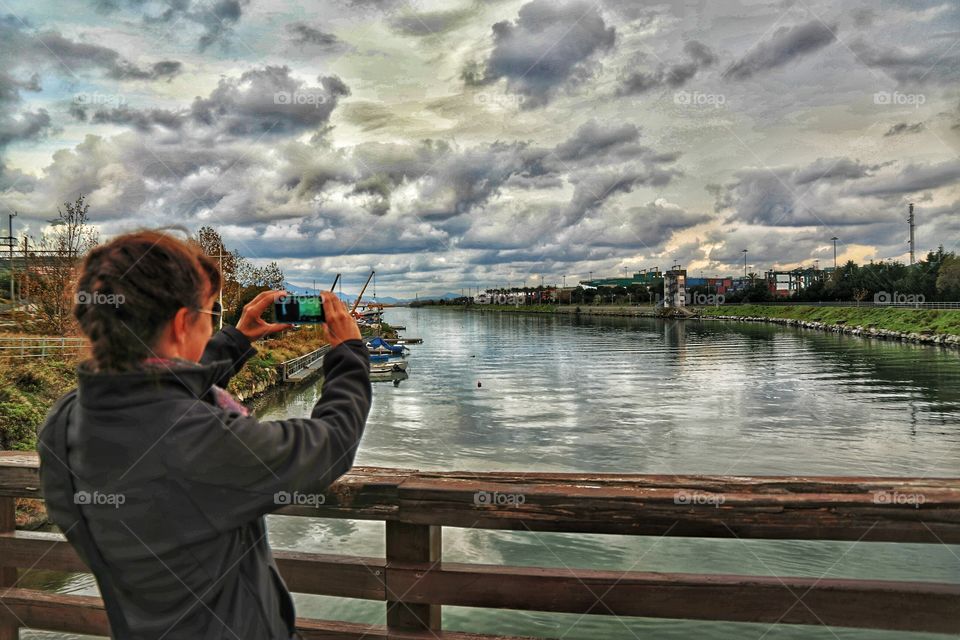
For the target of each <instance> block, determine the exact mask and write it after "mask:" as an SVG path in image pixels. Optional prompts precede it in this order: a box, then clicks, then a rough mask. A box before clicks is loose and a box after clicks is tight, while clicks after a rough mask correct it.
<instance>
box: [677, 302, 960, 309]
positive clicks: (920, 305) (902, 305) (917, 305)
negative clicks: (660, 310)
mask: <svg viewBox="0 0 960 640" xmlns="http://www.w3.org/2000/svg"><path fill="white" fill-rule="evenodd" d="M736 305H761V306H763V305H786V306H798V307H853V308H856V307H877V308H881V309H884V308H887V307H891V308H894V309H960V302H874V301H872V300H870V301H867V300H863V301H861V302H857V301H856V300H854V301H853V302H843V301H827V302H798V301H796V300H770V301H768V302H725V303H724V304H723V305H721V306H736ZM693 306H707V307H710V306H714V305H693Z"/></svg>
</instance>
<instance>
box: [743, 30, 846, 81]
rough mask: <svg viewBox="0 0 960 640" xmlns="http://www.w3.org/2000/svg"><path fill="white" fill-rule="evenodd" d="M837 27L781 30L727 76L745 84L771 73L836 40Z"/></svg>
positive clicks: (749, 53) (749, 52) (750, 52)
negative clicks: (771, 70)
mask: <svg viewBox="0 0 960 640" xmlns="http://www.w3.org/2000/svg"><path fill="white" fill-rule="evenodd" d="M835 31H836V28H835V27H829V26H827V25H825V24H823V23H822V22H821V21H820V20H811V21H810V22H807V23H806V24H800V25H796V26H794V27H780V28H779V29H777V30H776V31H775V32H774V34H773V35H772V36H770V38H768V39H767V40H764V41H763V42H760V43H759V44H757V45H756V46H755V47H753V48H752V49H750V50H749V51H748V52H747V53H746V54H745V55H744V56H743V57H742V58H740V59H739V60H738V61H736V62H734V63H733V64H732V65H730V66H729V67H728V68H727V70H726V71H724V75H725V76H727V77H729V78H734V79H737V80H743V79H745V78H749V77H750V76H753V75H755V74H757V73H760V72H762V71H766V70H768V69H775V68H777V67H782V66H783V65H785V64H787V63H788V62H790V61H792V60H795V59H797V58H801V57H803V56H805V55H808V54H810V53H813V52H814V51H817V50H819V49H822V48H823V47H825V46H827V45H828V44H830V43H832V42H833V41H834V40H836V36H835V35H834V33H835Z"/></svg>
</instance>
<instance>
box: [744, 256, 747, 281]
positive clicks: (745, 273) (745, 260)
mask: <svg viewBox="0 0 960 640" xmlns="http://www.w3.org/2000/svg"><path fill="white" fill-rule="evenodd" d="M743 278H744V280H746V278H747V250H746V249H744V250H743Z"/></svg>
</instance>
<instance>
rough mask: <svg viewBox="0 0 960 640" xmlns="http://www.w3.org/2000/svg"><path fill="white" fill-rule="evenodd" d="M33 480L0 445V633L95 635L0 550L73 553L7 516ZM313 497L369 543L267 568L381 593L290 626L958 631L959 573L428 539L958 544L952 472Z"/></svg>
mask: <svg viewBox="0 0 960 640" xmlns="http://www.w3.org/2000/svg"><path fill="white" fill-rule="evenodd" d="M38 487H39V478H38V473H37V459H36V456H35V455H33V454H22V453H0V565H2V567H0V604H2V607H0V640H10V639H12V638H16V634H17V627H18V626H27V627H32V628H38V629H52V630H60V631H66V632H73V633H88V634H100V635H105V634H107V631H108V628H107V621H106V617H105V614H104V611H103V608H102V604H101V602H100V600H99V599H98V598H94V597H87V596H72V595H62V594H56V593H49V592H40V591H35V590H29V589H22V588H19V587H18V586H17V582H16V580H17V568H20V569H45V570H53V571H69V572H78V571H84V570H85V567H84V566H83V564H82V563H81V562H80V560H79V558H78V557H77V555H76V554H75V553H74V551H73V549H72V547H71V546H70V545H69V543H67V542H66V541H65V540H64V539H63V537H62V536H60V535H59V534H53V533H31V532H24V531H15V530H14V527H13V515H14V498H15V497H32V498H42V496H41V495H40V492H39V489H38ZM521 496H522V498H521ZM322 502H323V504H322V506H319V507H313V506H289V507H285V508H283V509H282V510H281V511H280V512H279V513H282V514H285V515H294V516H303V517H322V518H352V519H363V520H383V521H385V522H386V554H385V557H382V558H373V557H358V556H340V555H322V554H314V553H301V552H292V551H283V552H276V554H275V556H276V558H277V562H278V565H279V567H280V570H281V573H282V574H283V576H284V579H285V580H286V581H287V584H288V586H289V587H290V588H291V590H293V591H296V592H302V593H311V594H322V595H332V596H342V597H348V598H362V599H368V600H380V601H384V602H385V603H386V608H387V625H386V626H377V625H366V624H357V623H347V622H334V621H323V620H313V619H300V620H298V626H299V628H300V630H301V633H302V634H303V636H304V637H305V638H308V639H314V638H357V639H359V638H367V639H374V638H438V639H440V640H450V639H458V640H467V639H468V638H470V639H479V638H490V637H491V636H480V635H476V634H470V633H466V632H457V631H442V630H441V619H440V618H441V606H442V605H457V606H467V607H490V608H502V609H515V610H534V611H550V612H568V613H578V614H586V613H590V614H599V615H616V616H643V617H654V618H681V619H696V620H721V621H738V622H761V623H767V624H775V623H780V624H809V625H820V624H823V625H828V626H838V627H861V628H872V629H891V630H902V631H907V630H911V631H927V632H939V633H957V632H960V615H958V614H957V612H958V611H960V584H953V583H934V582H924V581H886V580H851V579H837V578H826V577H824V578H820V579H813V578H797V577H777V576H744V575H717V574H699V573H654V572H649V571H626V572H621V571H598V570H588V569H579V568H576V569H569V568H563V569H557V568H541V567H528V566H500V565H481V564H463V563H451V562H442V559H443V554H442V544H441V531H442V527H444V526H452V527H472V528H482V529H506V530H516V531H531V532H539V531H561V532H579V533H601V534H627V535H639V536H694V537H704V538H738V539H741V538H742V539H747V538H765V539H792V540H846V541H855V542H857V543H860V544H869V543H873V542H903V543H929V544H960V480H957V479H910V478H886V479H877V478H853V477H812V478H811V477H711V476H650V475H612V474H560V473H529V474H528V473H499V472H494V473H491V472H484V473H469V472H443V473H440V472H422V471H412V470H406V469H382V468H356V469H354V470H353V471H352V472H351V473H349V474H348V475H346V476H344V477H343V478H341V479H340V480H339V481H338V482H337V483H335V484H334V485H333V486H332V487H331V488H330V489H329V490H328V491H327V492H326V493H325V498H324V500H323V501H322ZM4 625H5V626H4Z"/></svg>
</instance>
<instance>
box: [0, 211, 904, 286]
mask: <svg viewBox="0 0 960 640" xmlns="http://www.w3.org/2000/svg"><path fill="white" fill-rule="evenodd" d="M910 206H911V207H912V206H913V205H910ZM16 217H17V212H16V211H14V212H13V213H10V214H7V224H8V226H9V227H10V231H9V233H10V238H9V242H10V304H13V303H14V296H15V295H16V294H15V293H14V291H13V246H14V245H15V244H16V243H15V242H14V241H13V219H14V218H16ZM911 255H912V254H911ZM910 263H911V264H913V260H912V259H911V260H910Z"/></svg>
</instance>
